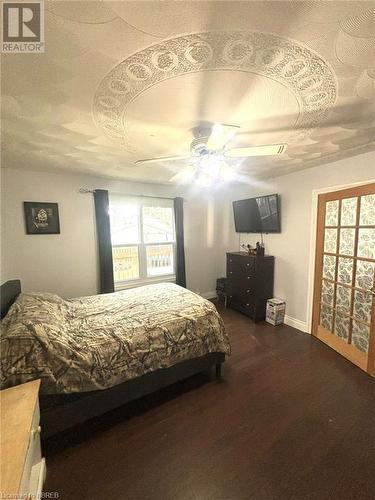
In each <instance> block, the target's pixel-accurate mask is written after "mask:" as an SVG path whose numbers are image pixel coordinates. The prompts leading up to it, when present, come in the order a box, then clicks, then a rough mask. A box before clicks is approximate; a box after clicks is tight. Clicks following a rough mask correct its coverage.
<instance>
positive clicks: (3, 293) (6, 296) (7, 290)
mask: <svg viewBox="0 0 375 500" xmlns="http://www.w3.org/2000/svg"><path fill="white" fill-rule="evenodd" d="M20 293H21V281H20V280H11V281H6V282H5V283H4V284H3V285H1V287H0V298H1V319H3V318H4V316H5V315H6V313H7V312H8V310H9V308H10V306H11V305H12V304H13V302H14V301H15V300H16V298H17V297H18V295H19V294H20Z"/></svg>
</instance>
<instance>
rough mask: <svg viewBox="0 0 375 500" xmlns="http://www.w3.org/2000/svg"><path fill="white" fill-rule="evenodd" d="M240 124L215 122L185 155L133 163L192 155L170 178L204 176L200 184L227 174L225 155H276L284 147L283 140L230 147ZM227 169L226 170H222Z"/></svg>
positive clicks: (180, 158)
mask: <svg viewBox="0 0 375 500" xmlns="http://www.w3.org/2000/svg"><path fill="white" fill-rule="evenodd" d="M239 128H240V127H239V126H238V125H227V124H225V123H215V124H214V126H213V127H212V130H211V133H210V135H209V136H208V137H204V136H199V137H198V138H196V139H194V140H193V141H192V143H191V147H190V149H191V154H190V155H184V156H161V157H157V158H146V159H144V160H137V161H136V162H135V164H136V165H141V164H146V163H157V162H167V161H178V160H187V159H189V158H191V159H192V160H193V163H194V165H191V166H188V167H185V168H184V169H182V171H181V172H178V173H177V174H176V175H174V176H173V177H172V178H171V179H170V182H174V181H176V180H184V179H185V178H186V180H188V179H191V178H193V177H197V178H199V177H200V178H201V179H203V178H206V181H205V182H202V184H208V179H209V178H210V179H211V180H213V179H214V178H223V180H225V177H229V175H228V174H229V171H230V167H229V165H227V164H226V163H225V159H226V158H248V157H250V156H275V155H281V154H283V153H284V151H285V149H286V144H268V145H265V146H250V147H241V148H231V147H230V146H228V143H229V142H230V141H231V140H232V139H233V138H234V136H235V135H236V132H237V131H238V129H239ZM225 172H226V174H225Z"/></svg>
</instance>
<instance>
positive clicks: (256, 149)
mask: <svg viewBox="0 0 375 500" xmlns="http://www.w3.org/2000/svg"><path fill="white" fill-rule="evenodd" d="M285 149H286V144H269V145H266V146H252V147H250V148H232V149H228V150H227V151H225V153H224V155H225V156H227V157H228V158H246V157H247V156H275V155H282V154H283V153H284V151H285Z"/></svg>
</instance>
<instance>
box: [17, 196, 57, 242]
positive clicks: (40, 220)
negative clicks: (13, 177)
mask: <svg viewBox="0 0 375 500" xmlns="http://www.w3.org/2000/svg"><path fill="white" fill-rule="evenodd" d="M23 206H24V210H25V223H26V234H60V220H59V207H58V204H57V203H44V202H37V201H24V202H23Z"/></svg>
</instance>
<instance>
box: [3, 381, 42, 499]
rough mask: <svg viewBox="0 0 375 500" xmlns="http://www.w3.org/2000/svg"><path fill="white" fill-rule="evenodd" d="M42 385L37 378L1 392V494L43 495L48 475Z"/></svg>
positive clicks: (28, 497) (28, 496) (10, 496)
mask: <svg viewBox="0 0 375 500" xmlns="http://www.w3.org/2000/svg"><path fill="white" fill-rule="evenodd" d="M39 386H40V380H34V381H33V382H28V383H26V384H21V385H18V386H16V387H12V388H10V389H5V390H4V391H1V392H0V401H1V444H0V446H1V483H0V498H22V499H25V500H28V499H36V498H40V495H41V492H42V486H43V482H44V479H45V475H46V468H45V460H44V458H42V455H41V448H40V432H41V429H40V426H39V400H38V394H39Z"/></svg>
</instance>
